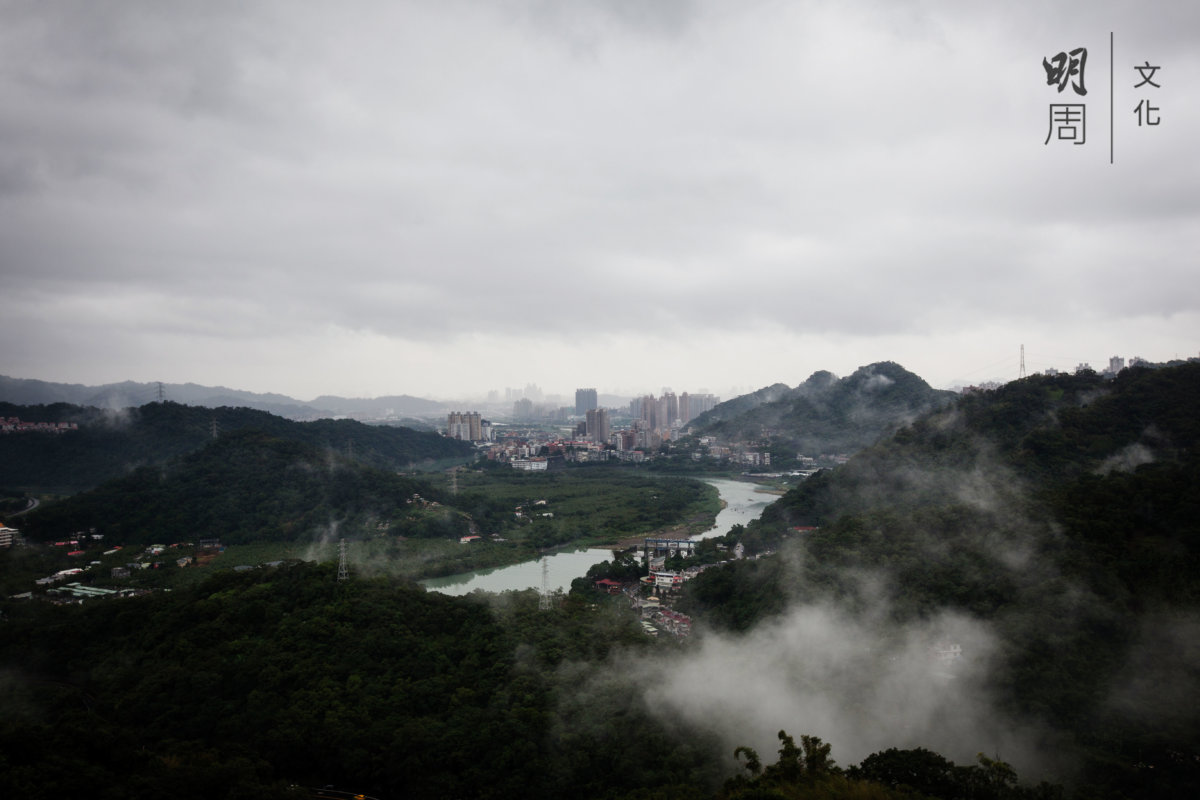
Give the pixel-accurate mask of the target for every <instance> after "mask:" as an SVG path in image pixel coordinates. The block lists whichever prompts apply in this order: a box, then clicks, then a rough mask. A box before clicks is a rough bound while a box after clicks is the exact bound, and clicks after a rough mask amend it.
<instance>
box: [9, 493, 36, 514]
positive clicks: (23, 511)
mask: <svg viewBox="0 0 1200 800" xmlns="http://www.w3.org/2000/svg"><path fill="white" fill-rule="evenodd" d="M41 504H42V501H40V500H38V499H37V498H36V497H31V498H29V505H27V506H25V507H24V508H22V509H21V510H20V511H17V512H15V513H13V514H9V516H10V517H19V516H21V515H22V514H28V513H29V512H30V511H33V510H34V509H35V508H37V507H38V506H40V505H41Z"/></svg>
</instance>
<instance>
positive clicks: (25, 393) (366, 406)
mask: <svg viewBox="0 0 1200 800" xmlns="http://www.w3.org/2000/svg"><path fill="white" fill-rule="evenodd" d="M162 392H163V399H165V400H170V401H172V402H175V403H182V404H184V405H189V406H203V407H205V408H220V407H222V406H231V407H242V408H254V409H257V410H259V411H267V412H269V413H271V414H275V415H277V416H281V417H287V418H288V419H294V420H301V421H303V420H313V419H321V418H325V417H340V416H362V417H369V418H372V419H383V418H385V417H422V416H433V415H437V414H440V413H442V412H443V411H444V410H445V404H443V403H438V402H435V401H433V400H426V399H424V398H421V397H412V396H411V395H389V396H386V397H376V398H346V397H337V396H335V395H321V396H320V397H318V398H316V399H315V400H312V401H310V402H307V403H306V402H304V401H302V400H297V399H296V398H294V397H288V396H287V395H282V394H275V393H265V394H264V393H258V392H248V391H244V390H241V389H229V388H227V387H224V386H201V385H200V384H196V383H164V384H162ZM158 399H159V384H158V383H137V382H135V381H122V382H120V383H106V384H103V385H101V386H85V385H83V384H79V383H52V382H49V381H41V380H35V379H32V378H11V377H8V376H7V375H0V402H7V403H14V404H16V405H47V404H50V403H71V404H73V405H78V406H92V407H95V408H106V409H120V408H134V407H137V406H142V405H145V404H146V403H150V402H154V401H155V400H158Z"/></svg>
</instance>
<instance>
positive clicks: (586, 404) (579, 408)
mask: <svg viewBox="0 0 1200 800" xmlns="http://www.w3.org/2000/svg"><path fill="white" fill-rule="evenodd" d="M599 407H600V402H599V400H598V398H597V395H596V390H595V389H576V390H575V413H576V414H577V415H579V416H581V417H582V416H583V415H584V414H586V413H587V412H589V411H591V410H592V409H593V408H599Z"/></svg>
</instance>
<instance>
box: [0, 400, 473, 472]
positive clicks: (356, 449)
mask: <svg viewBox="0 0 1200 800" xmlns="http://www.w3.org/2000/svg"><path fill="white" fill-rule="evenodd" d="M0 417H20V418H21V419H22V420H26V421H33V422H55V423H57V422H74V423H76V424H77V425H78V426H79V429H78V430H76V431H68V432H65V433H60V434H33V433H26V434H19V435H9V436H0V486H5V487H9V488H21V489H26V490H36V491H44V492H46V491H48V492H58V493H72V492H76V491H81V490H83V489H89V488H92V487H94V486H98V485H99V484H101V483H103V482H104V481H106V480H110V479H113V478H117V477H120V476H123V475H126V474H128V473H130V472H131V471H133V470H135V469H136V468H138V467H139V466H157V465H161V464H165V463H168V462H170V461H172V460H173V459H176V458H178V457H180V456H183V455H185V454H188V453H192V452H195V451H197V450H200V449H201V448H203V447H204V446H206V445H207V444H208V443H209V442H211V441H212V439H213V432H214V428H215V429H216V431H217V432H218V433H231V432H235V431H241V430H247V429H253V430H257V431H260V432H262V433H266V434H268V435H270V436H272V437H275V438H279V439H285V440H288V441H293V442H297V443H301V444H305V445H308V446H309V447H313V448H317V449H320V450H323V451H328V452H330V453H337V454H339V455H341V456H343V457H346V458H349V459H351V460H353V461H356V462H358V463H362V464H365V465H369V466H375V467H378V468H381V469H391V470H397V469H405V470H411V469H413V468H414V467H416V466H420V465H421V464H423V463H424V462H427V461H431V460H436V459H444V458H447V457H457V458H459V459H460V463H461V461H466V460H468V459H470V457H471V456H472V454H473V452H474V450H473V448H472V447H471V445H469V444H467V443H464V442H459V441H455V440H452V439H446V438H445V437H442V436H439V435H437V434H436V433H423V432H418V431H414V430H411V429H409V428H402V427H393V426H383V425H378V426H377V425H364V424H363V423H360V422H355V421H353V420H331V419H324V420H318V421H316V422H293V421H291V420H288V419H284V418H283V417H277V416H275V415H273V414H268V413H267V412H265V411H255V410H253V409H249V408H216V409H212V408H201V407H195V406H185V405H180V404H178V403H149V404H147V405H144V406H141V407H140V408H128V409H124V410H122V411H112V410H106V409H98V408H86V407H81V406H73V405H69V404H67V403H54V404H51V405H41V406H18V405H13V404H11V403H0Z"/></svg>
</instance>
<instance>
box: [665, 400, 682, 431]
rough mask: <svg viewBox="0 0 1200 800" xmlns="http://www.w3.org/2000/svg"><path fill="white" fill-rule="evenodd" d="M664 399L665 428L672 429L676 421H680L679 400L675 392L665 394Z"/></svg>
mask: <svg viewBox="0 0 1200 800" xmlns="http://www.w3.org/2000/svg"><path fill="white" fill-rule="evenodd" d="M662 399H663V405H664V406H665V417H666V419H665V420H664V422H663V427H664V428H670V427H671V426H673V425H674V424H675V420H677V419H679V398H677V397H676V396H675V393H674V392H666V393H665V394H663V396H662Z"/></svg>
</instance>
